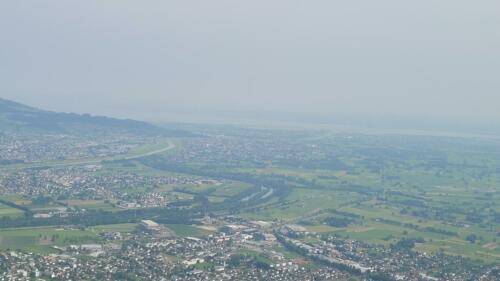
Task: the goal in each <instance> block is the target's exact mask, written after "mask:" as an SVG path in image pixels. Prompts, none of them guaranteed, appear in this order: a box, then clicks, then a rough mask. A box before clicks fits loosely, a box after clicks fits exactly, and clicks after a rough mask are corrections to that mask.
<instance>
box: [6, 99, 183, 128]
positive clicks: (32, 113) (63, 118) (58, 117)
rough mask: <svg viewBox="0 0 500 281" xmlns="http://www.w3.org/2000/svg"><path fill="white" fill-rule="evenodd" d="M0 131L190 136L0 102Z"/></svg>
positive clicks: (129, 121)
mask: <svg viewBox="0 0 500 281" xmlns="http://www.w3.org/2000/svg"><path fill="white" fill-rule="evenodd" d="M0 129H1V130H2V131H7V132H8V131H11V132H32V133H33V132H35V133H47V134H54V133H62V134H88V133H130V134H136V135H163V136H190V135H191V133H189V132H187V131H182V130H178V129H166V128H161V127H158V126H155V125H152V124H150V123H147V122H143V121H137V120H132V119H117V118H111V117H106V116H93V115H90V114H76V113H63V112H53V111H48V110H43V109H38V108H35V107H31V106H28V105H25V104H22V103H18V102H15V101H12V100H7V99H3V98H0Z"/></svg>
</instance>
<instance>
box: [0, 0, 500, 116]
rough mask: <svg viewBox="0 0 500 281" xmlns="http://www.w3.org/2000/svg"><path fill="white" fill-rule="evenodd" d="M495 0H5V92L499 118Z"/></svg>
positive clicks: (144, 103) (133, 104) (113, 101)
mask: <svg viewBox="0 0 500 281" xmlns="http://www.w3.org/2000/svg"><path fill="white" fill-rule="evenodd" d="M499 90H500V1H498V0H481V1H470V0H439V1H438V0H433V1H428V0H418V1H401V0H394V1H383V0H379V1H368V0H366V1H356V0H352V1H335V0H325V1H320V0H315V1H305V0H304V1H295V0H283V1H282V0H272V1H269V0H266V1H261V0H251V1H235V0H227V1H221V0H210V1H188V0H183V1H168V0H162V1H137V0H134V1H125V0H115V1H111V0H105V1H103V0H95V1H94V0H85V1H69V0H68V1H55V0H54V1H44V0H36V1H28V0H23V1H15V0H12V1H2V2H1V4H0V96H1V97H4V98H9V99H14V100H17V101H20V102H23V103H27V104H30V105H34V106H38V107H42V108H46V109H52V110H58V111H75V112H90V113H95V114H106V115H113V116H129V117H135V118H143V119H150V120H160V119H162V118H170V119H171V117H172V116H175V114H177V113H179V116H181V115H182V114H183V116H185V115H186V114H188V113H190V112H193V114H194V113H195V112H196V114H201V115H203V114H210V113H213V112H232V111H243V112H282V113H301V114H304V113H306V114H318V115H325V116H329V115H331V116H335V115H342V116H358V117H359V116H363V117H365V116H366V117H368V118H374V117H376V118H392V117H394V116H398V117H402V118H410V119H419V118H424V119H426V120H433V119H436V120H464V119H470V120H474V121H480V122H485V123H487V122H490V123H491V122H493V123H495V124H498V123H499V122H500V91H499Z"/></svg>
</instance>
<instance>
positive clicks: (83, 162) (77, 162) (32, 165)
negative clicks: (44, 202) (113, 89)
mask: <svg viewBox="0 0 500 281" xmlns="http://www.w3.org/2000/svg"><path fill="white" fill-rule="evenodd" d="M174 147H175V144H174V143H173V142H172V141H168V145H167V146H166V147H163V148H159V149H156V150H153V151H149V152H145V153H141V154H137V155H129V156H126V155H125V156H123V157H118V156H116V157H104V158H98V159H85V160H74V161H71V160H66V161H62V162H52V163H51V162H48V163H47V162H46V163H27V164H21V165H18V164H14V165H12V166H10V165H6V166H3V167H2V166H0V169H3V168H7V169H8V168H35V167H60V166H75V165H89V164H98V163H100V162H101V161H106V160H132V159H137V158H141V157H146V156H151V155H155V154H160V153H163V152H165V151H168V150H171V149H173V148H174Z"/></svg>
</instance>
